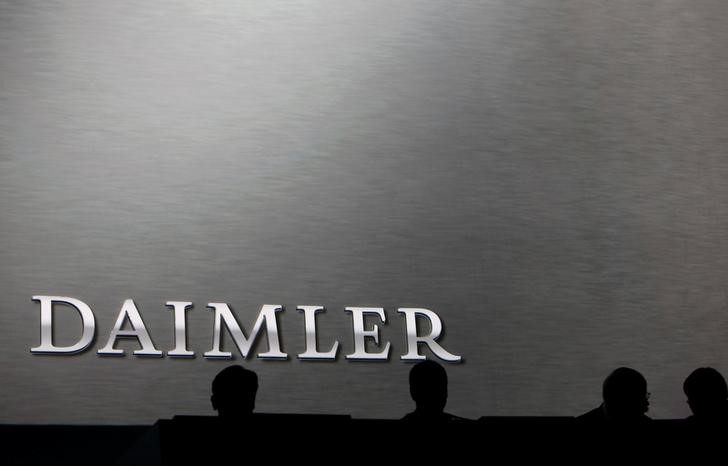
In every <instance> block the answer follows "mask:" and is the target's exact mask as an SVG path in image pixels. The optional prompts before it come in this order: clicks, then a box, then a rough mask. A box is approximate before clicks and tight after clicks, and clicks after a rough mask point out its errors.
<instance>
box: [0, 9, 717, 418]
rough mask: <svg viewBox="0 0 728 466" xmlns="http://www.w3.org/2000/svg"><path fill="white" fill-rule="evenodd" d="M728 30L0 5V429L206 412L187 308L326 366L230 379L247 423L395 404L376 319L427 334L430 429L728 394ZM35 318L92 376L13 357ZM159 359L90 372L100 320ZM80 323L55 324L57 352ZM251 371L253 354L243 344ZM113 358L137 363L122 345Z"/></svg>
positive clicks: (203, 331)
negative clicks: (143, 341) (226, 310)
mask: <svg viewBox="0 0 728 466" xmlns="http://www.w3.org/2000/svg"><path fill="white" fill-rule="evenodd" d="M727 20H728V5H727V4H726V3H725V2H722V1H719V0H715V1H709V0H706V1H687V0H664V1H647V0H637V1H635V0H632V1H610V2H598V1H563V0H538V1H536V0H533V1H525V0H518V1H511V0H509V1H505V0H490V1H483V2H453V1H418V2H414V1H413V2H390V1H372V0H367V1H313V0H312V1H306V2H303V1H291V0H288V1H278V2H267V1H246V2H240V1H214V2H213V1H209V2H208V1H175V2H172V1H157V2H140V1H131V2H111V1H74V2H36V1H7V0H2V1H0V60H1V61H0V108H2V112H0V296H1V297H2V301H1V302H0V371H1V372H2V378H3V383H2V384H1V385H0V422H54V423H59V422H71V423H81V422H84V423H90V422H101V423H140V422H152V421H154V420H155V419H157V418H160V417H170V416H172V415H174V414H180V413H186V414H207V413H211V410H210V407H209V383H210V381H211V379H212V377H213V376H214V374H215V373H216V372H217V371H219V370H220V369H221V368H222V367H224V366H225V365H226V364H227V363H225V362H220V361H207V360H204V359H203V358H202V357H200V356H201V353H202V352H204V351H206V350H207V349H209V346H210V344H211V334H212V313H211V312H210V311H208V310H206V309H205V304H206V303H208V302H214V301H224V302H228V303H230V304H231V306H232V307H233V308H234V309H235V311H236V313H237V315H238V317H239V319H240V321H241V323H243V325H245V326H249V325H250V323H252V319H253V318H254V317H255V315H256V314H257V312H258V310H259V309H260V306H261V305H263V304H282V305H285V306H286V308H287V310H286V311H285V313H284V315H283V317H282V323H281V325H282V329H283V330H282V333H283V340H284V347H285V349H286V350H287V351H288V352H289V353H290V354H291V355H295V354H297V353H298V352H300V351H302V348H303V323H302V319H301V317H300V316H299V315H298V313H296V312H295V306H296V305H301V304H321V305H325V306H327V308H328V312H327V313H326V314H325V315H322V316H321V317H320V321H321V327H322V328H321V340H322V344H327V343H329V342H331V341H332V340H333V339H334V338H338V339H339V340H340V341H341V344H342V352H343V354H346V353H348V352H350V351H352V341H351V340H352V335H351V327H350V320H349V317H348V316H347V315H346V314H345V313H344V311H343V310H344V307H346V306H357V305H358V306H383V307H385V308H386V309H387V311H388V317H389V322H388V324H387V325H386V326H383V327H382V337H383V338H384V339H386V340H389V341H391V342H392V346H393V355H392V360H391V362H389V363H385V364H356V363H351V362H348V361H345V360H344V359H343V357H342V358H340V360H339V361H338V362H336V363H306V362H300V361H296V360H295V359H293V360H290V361H287V362H266V361H259V360H252V361H249V362H247V363H246V365H247V366H249V367H251V368H252V369H254V370H256V371H257V372H258V374H259V375H260V379H261V391H260V394H259V399H258V409H259V410H260V411H271V412H290V411H294V412H312V413H316V412H321V413H351V414H353V415H355V416H359V417H399V416H401V415H403V414H404V413H406V412H407V411H409V410H410V409H411V402H410V400H409V394H408V391H407V384H406V379H407V372H408V370H409V367H410V366H408V365H407V364H403V363H401V362H400V361H399V360H398V358H399V356H400V355H401V354H403V353H404V351H405V347H404V344H405V341H404V332H403V322H402V319H401V318H400V316H399V315H397V314H396V313H395V312H394V311H395V309H396V308H397V307H407V306H413V307H426V308H430V309H433V310H435V311H436V312H438V313H439V314H440V316H441V317H442V318H443V320H444V321H445V325H446V328H447V335H446V337H445V338H444V340H443V344H444V346H445V347H446V348H447V349H449V350H450V351H453V352H455V353H457V354H461V355H463V356H464V358H465V359H466V362H465V363H464V364H461V365H449V366H448V371H449V374H450V381H451V386H450V401H449V405H448V409H449V410H450V411H451V412H453V413H455V414H458V415H462V416H470V417H476V416H479V415H483V414H492V415H527V414H532V415H558V414H578V413H580V412H583V411H586V410H587V409H590V408H591V407H593V406H594V405H596V404H597V403H598V402H599V398H600V385H601V381H602V380H603V378H604V377H605V376H606V375H607V374H608V372H609V371H610V370H611V369H613V368H614V367H616V366H617V365H630V366H633V367H635V368H637V369H639V370H640V371H642V372H643V373H644V374H645V376H646V377H647V379H648V381H649V389H650V391H651V392H652V406H651V410H650V414H651V415H652V416H655V417H669V416H685V415H687V406H686V404H685V402H684V396H683V394H682V391H681V385H682V381H683V379H684V378H685V377H686V376H687V375H688V374H689V372H690V371H691V370H692V369H694V368H695V367H697V366H699V365H713V366H715V367H717V368H718V369H719V370H722V371H724V372H726V371H728V355H727V354H726V352H725V349H726V341H728V340H727V337H728V309H727V304H728V296H727V294H726V278H725V277H726V272H728V233H727V231H728V204H727V203H726V201H727V200H728V183H726V179H728V158H726V154H725V149H726V142H728V136H727V135H728V132H726V130H725V124H726V121H728V118H727V117H728V115H727V114H728V102H727V96H728V89H727V85H726V83H728V60H727V59H728V57H727V56H726V55H727V54H728V52H726V50H728V49H727V48H726V47H725V45H726V44H727V43H728V32H726V28H725V24H726V22H727ZM37 294H53V295H68V296H73V297H76V298H79V299H82V300H84V301H85V302H87V303H88V304H89V305H90V306H91V307H92V308H93V309H94V312H95V314H96V319H97V338H96V342H95V344H94V347H93V349H92V350H90V351H88V352H86V353H84V354H80V355H76V356H71V357H43V356H33V355H31V354H30V351H29V350H30V348H31V347H33V346H36V345H37V344H38V338H39V307H38V305H37V304H36V303H33V302H32V301H31V297H32V296H33V295H37ZM127 298H133V299H134V300H135V301H136V303H137V304H138V306H139V308H140V310H141V312H142V314H143V317H144V319H145V321H146V323H147V326H148V328H149V330H150V332H151V334H152V336H153V338H154V341H155V342H156V343H157V345H158V347H159V348H160V349H163V350H169V349H171V348H172V346H173V344H172V337H173V329H172V314H171V312H170V311H169V310H167V309H165V307H164V303H165V302H166V301H168V300H189V301H193V302H194V303H195V308H194V309H193V310H192V311H190V313H189V323H188V325H189V329H190V330H189V338H190V346H191V348H192V349H193V350H195V351H196V352H197V353H198V358H196V359H194V360H171V359H168V358H165V359H162V360H145V359H139V358H135V357H131V356H127V357H126V358H121V359H110V358H99V357H97V356H96V355H95V354H94V353H95V350H96V349H98V348H100V347H101V346H103V344H105V341H106V338H107V337H108V332H109V330H110V329H111V327H112V325H113V323H114V321H115V319H116V315H117V313H118V311H119V309H120V307H121V304H122V302H123V300H124V299H127ZM77 334H78V318H76V317H75V316H74V315H73V314H72V313H68V312H66V313H63V312H59V319H58V338H59V341H60V342H61V343H63V342H69V343H70V342H72V341H73V339H74V337H75V336H76V335H77ZM263 346H264V345H263ZM121 347H123V348H126V349H127V350H132V349H134V348H135V345H133V344H131V343H122V344H121Z"/></svg>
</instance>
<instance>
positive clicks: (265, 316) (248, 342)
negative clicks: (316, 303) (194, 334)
mask: <svg viewBox="0 0 728 466" xmlns="http://www.w3.org/2000/svg"><path fill="white" fill-rule="evenodd" d="M207 306H208V307H209V308H212V310H213V311H214V312H215V327H214V329H213V337H212V339H213V341H212V349H211V350H210V351H207V352H206V353H205V354H204V356H205V357H206V358H215V359H217V358H222V359H232V357H233V355H232V353H230V352H229V351H222V349H221V348H220V346H221V332H222V321H223V320H224V321H225V325H226V326H227V328H228V330H229V331H230V335H231V336H232V337H233V341H235V345H236V346H237V347H238V350H239V351H240V354H241V355H242V357H243V358H247V357H248V353H250V349H251V347H252V345H253V342H254V341H255V339H256V337H257V336H258V333H260V329H261V328H262V327H263V325H265V328H266V334H267V336H268V351H267V352H265V353H259V354H258V357H259V358H261V359H288V355H287V354H286V353H284V352H283V351H281V342H280V339H279V336H278V321H277V320H276V313H277V312H282V311H283V306H279V305H277V304H266V305H264V306H263V308H262V309H261V310H260V313H259V314H258V319H257V320H256V321H255V325H254V326H253V330H251V332H250V337H246V336H245V334H244V333H243V330H242V329H241V328H240V324H238V321H237V320H236V319H235V316H234V315H233V313H232V311H231V310H230V307H229V306H228V305H227V304H225V303H210V304H208V305H207Z"/></svg>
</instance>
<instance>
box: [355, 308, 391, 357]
mask: <svg viewBox="0 0 728 466" xmlns="http://www.w3.org/2000/svg"><path fill="white" fill-rule="evenodd" d="M346 312H350V313H351V319H352V324H353V326H354V352H353V353H351V354H347V355H346V359H354V360H364V361H367V360H375V361H376V360H387V359H389V347H390V346H391V344H390V343H389V342H387V344H386V345H385V347H384V349H383V350H382V351H381V352H379V353H368V352H367V350H366V338H372V339H373V340H374V343H376V344H377V345H378V344H379V327H378V326H377V325H374V327H372V329H371V330H365V329H364V315H365V314H375V315H377V316H379V318H380V319H381V320H382V323H383V324H385V323H387V315H386V314H385V313H384V308H381V307H347V308H346Z"/></svg>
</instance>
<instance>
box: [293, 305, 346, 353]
mask: <svg viewBox="0 0 728 466" xmlns="http://www.w3.org/2000/svg"><path fill="white" fill-rule="evenodd" d="M297 309H298V310H299V311H300V312H303V315H304V326H305V329H306V352H305V353H301V354H299V355H298V359H312V360H319V361H321V360H332V361H333V360H335V359H336V353H337V352H338V351H339V342H338V341H334V345H333V346H332V347H331V350H330V351H328V352H326V353H321V352H319V351H318V349H317V345H316V314H317V313H319V312H326V309H325V308H324V307H323V306H298V308H297Z"/></svg>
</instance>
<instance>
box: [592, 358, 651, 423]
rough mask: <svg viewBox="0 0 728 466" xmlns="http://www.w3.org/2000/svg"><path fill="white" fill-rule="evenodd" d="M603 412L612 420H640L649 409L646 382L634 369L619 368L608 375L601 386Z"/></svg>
mask: <svg viewBox="0 0 728 466" xmlns="http://www.w3.org/2000/svg"><path fill="white" fill-rule="evenodd" d="M602 397H603V398H604V410H605V414H606V416H607V418H609V419H612V420H630V419H636V418H640V417H641V416H642V415H643V414H644V413H646V412H647V410H648V409H649V405H650V402H649V401H647V400H648V398H649V393H647V380H645V378H644V377H643V376H642V374H640V373H639V372H637V371H636V370H634V369H630V368H629V367H620V368H618V369H616V370H615V371H614V372H612V373H611V374H609V377H607V378H606V380H605V381H604V385H603V386H602Z"/></svg>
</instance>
